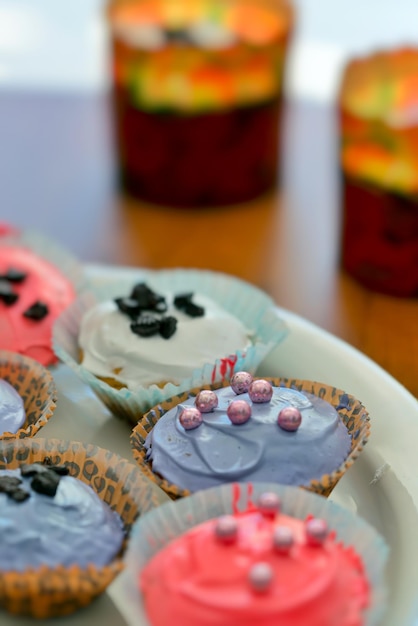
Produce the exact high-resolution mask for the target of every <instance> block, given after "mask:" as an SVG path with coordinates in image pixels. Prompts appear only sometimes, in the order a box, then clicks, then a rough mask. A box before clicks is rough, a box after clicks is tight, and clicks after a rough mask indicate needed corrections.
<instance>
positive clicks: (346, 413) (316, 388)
mask: <svg viewBox="0 0 418 626" xmlns="http://www.w3.org/2000/svg"><path fill="white" fill-rule="evenodd" d="M266 380H269V381H270V382H271V383H272V385H273V386H274V387H291V388H292V389H297V390H298V391H306V392H308V393H311V394H314V395H316V396H318V397H319V398H322V399H323V400H326V401H327V402H329V403H330V404H332V406H333V407H334V408H335V409H336V410H337V412H338V414H339V416H340V418H341V420H342V421H343V422H344V424H345V425H346V427H347V430H348V432H349V433H350V435H351V450H350V453H349V455H348V457H347V458H346V460H345V461H344V462H343V463H342V464H341V465H340V466H339V467H338V468H337V469H336V470H335V471H334V472H332V473H331V474H325V475H324V476H322V477H321V478H320V479H319V480H317V479H316V480H312V481H311V482H310V483H309V485H301V486H302V487H303V488H304V489H307V490H308V491H313V492H315V493H318V494H321V495H323V496H328V495H329V494H330V493H331V491H332V490H333V489H334V487H335V486H336V484H337V483H338V481H339V480H340V478H341V477H342V476H343V475H344V474H345V472H346V471H347V470H348V469H349V468H350V467H351V466H352V465H353V463H354V461H355V460H356V459H357V457H358V456H359V454H360V453H361V452H362V450H363V448H364V446H365V445H366V443H367V441H368V438H369V435H370V418H369V414H368V412H367V410H366V409H365V407H364V406H363V405H362V403H361V402H360V401H359V400H357V399H356V398H355V397H354V396H351V395H349V394H347V393H346V392H345V391H342V390H341V389H337V388H336V387H331V386H330V385H325V384H323V383H318V382H313V381H308V380H298V379H290V378H266ZM227 386H229V381H223V382H222V383H219V384H215V385H204V386H200V387H196V388H194V389H191V390H190V391H188V392H185V393H182V394H178V395H177V396H175V397H173V398H170V399H169V400H167V401H166V402H162V403H160V404H159V405H157V406H155V407H154V408H153V409H151V411H149V412H148V413H146V414H145V415H144V416H143V418H142V419H141V420H140V421H139V422H138V424H137V425H136V426H135V428H134V429H133V431H132V433H131V447H132V452H133V455H134V458H135V460H136V461H137V463H138V464H139V466H140V468H141V470H142V471H143V472H144V473H145V474H146V475H147V476H148V477H149V478H150V479H151V480H153V481H154V482H155V483H156V484H157V485H158V486H159V487H161V488H162V489H164V491H165V492H166V493H167V494H168V495H169V496H170V497H171V498H173V499H175V498H181V497H184V496H188V495H190V493H191V492H190V491H188V490H187V489H182V488H181V487H179V486H177V485H175V484H173V483H171V482H170V481H169V480H167V479H166V478H162V477H161V476H159V475H158V474H155V473H154V472H153V471H152V464H151V463H150V462H149V461H147V460H146V452H147V451H146V449H145V440H146V438H147V435H148V433H150V432H151V430H152V429H153V427H154V426H155V424H156V423H157V422H158V420H159V419H160V418H161V417H162V416H163V415H164V414H165V413H167V411H169V410H170V409H172V408H173V407H174V406H177V405H178V404H180V403H181V402H184V401H185V400H187V398H188V397H189V396H196V395H197V394H198V393H199V391H200V390H201V389H219V388H220V387H227Z"/></svg>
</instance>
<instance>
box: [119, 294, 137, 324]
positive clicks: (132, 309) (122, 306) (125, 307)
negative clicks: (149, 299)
mask: <svg viewBox="0 0 418 626" xmlns="http://www.w3.org/2000/svg"><path fill="white" fill-rule="evenodd" d="M115 303H116V304H117V307H118V309H119V311H120V312H121V313H125V314H126V315H129V317H130V318H131V319H136V318H137V317H138V315H139V314H140V313H141V307H140V306H139V304H138V302H137V300H134V298H116V299H115Z"/></svg>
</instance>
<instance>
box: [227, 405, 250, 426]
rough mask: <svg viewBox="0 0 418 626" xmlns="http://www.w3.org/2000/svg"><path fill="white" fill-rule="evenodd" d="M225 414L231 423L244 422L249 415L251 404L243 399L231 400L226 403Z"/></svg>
mask: <svg viewBox="0 0 418 626" xmlns="http://www.w3.org/2000/svg"><path fill="white" fill-rule="evenodd" d="M226 414H227V416H228V417H229V419H230V420H231V422H232V423H233V424H235V425H239V424H245V422H248V420H249V419H250V417H251V406H250V405H249V404H248V402H246V401H245V400H233V401H232V402H231V403H230V404H229V405H228V408H227V410H226Z"/></svg>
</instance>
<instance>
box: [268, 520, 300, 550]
mask: <svg viewBox="0 0 418 626" xmlns="http://www.w3.org/2000/svg"><path fill="white" fill-rule="evenodd" d="M294 542H295V539H294V537H293V533H292V531H291V530H290V528H288V527H287V526H277V527H276V528H275V529H274V532H273V546H274V547H275V549H276V550H277V552H280V553H281V554H288V553H289V552H290V549H291V547H292V546H293V544H294Z"/></svg>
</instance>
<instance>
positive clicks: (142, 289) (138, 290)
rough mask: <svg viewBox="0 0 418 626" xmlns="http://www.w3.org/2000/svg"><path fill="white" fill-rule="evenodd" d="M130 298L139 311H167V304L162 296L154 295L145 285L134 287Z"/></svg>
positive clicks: (140, 284)
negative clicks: (134, 301)
mask: <svg viewBox="0 0 418 626" xmlns="http://www.w3.org/2000/svg"><path fill="white" fill-rule="evenodd" d="M130 298H132V299H133V300H136V302H137V303H138V305H139V308H140V310H141V311H157V312H158V313H164V312H165V311H166V310H167V303H166V301H165V298H164V296H160V295H159V294H157V293H155V292H154V291H153V290H152V289H150V288H149V287H148V285H146V284H145V283H138V284H137V285H135V286H134V288H133V289H132V292H131V295H130Z"/></svg>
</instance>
